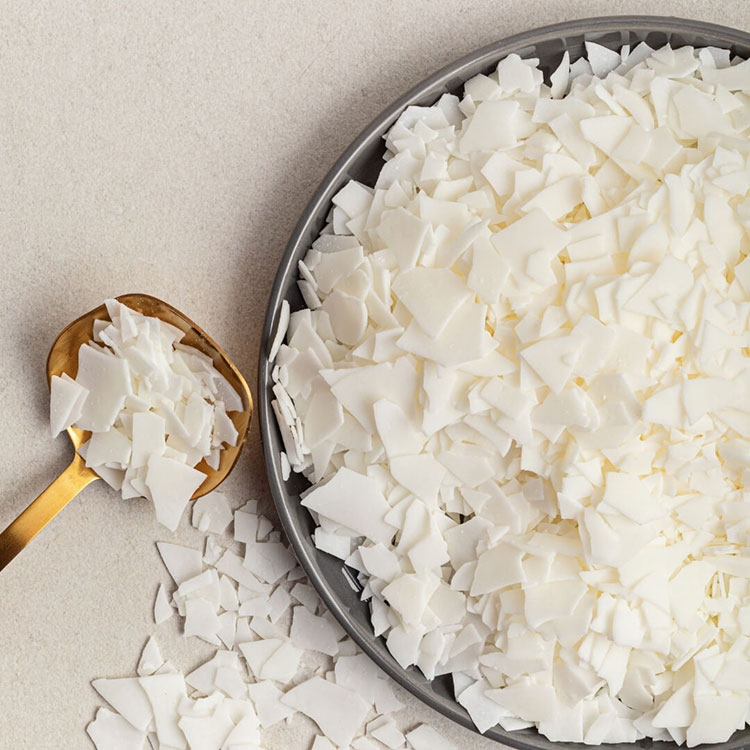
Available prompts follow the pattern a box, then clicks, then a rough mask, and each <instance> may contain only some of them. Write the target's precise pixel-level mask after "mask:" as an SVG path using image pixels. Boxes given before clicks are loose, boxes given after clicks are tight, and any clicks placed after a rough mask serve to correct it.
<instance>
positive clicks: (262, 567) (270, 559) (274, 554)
mask: <svg viewBox="0 0 750 750" xmlns="http://www.w3.org/2000/svg"><path fill="white" fill-rule="evenodd" d="M242 564H243V566H244V567H245V568H247V569H248V570H249V571H251V572H252V573H253V574H254V575H256V576H257V577H258V578H259V579H260V580H261V581H266V582H267V583H271V584H273V583H276V582H277V581H278V580H279V579H280V578H282V577H283V576H285V575H286V574H287V573H288V572H289V571H290V570H291V569H292V568H293V567H294V566H295V565H296V564H297V562H296V560H295V559H294V555H292V553H291V552H290V551H289V549H288V548H287V547H286V546H285V545H284V544H282V543H281V542H245V559H244V561H243V563H242Z"/></svg>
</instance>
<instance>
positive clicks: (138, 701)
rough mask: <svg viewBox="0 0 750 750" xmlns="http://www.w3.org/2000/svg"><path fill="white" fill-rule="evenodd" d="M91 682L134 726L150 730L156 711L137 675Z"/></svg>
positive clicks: (144, 730)
mask: <svg viewBox="0 0 750 750" xmlns="http://www.w3.org/2000/svg"><path fill="white" fill-rule="evenodd" d="M160 666H161V665H160ZM91 684H92V686H93V688H94V690H96V692H97V693H99V695H101V696H102V698H104V700H105V701H107V703H109V705H110V706H112V708H114V709H115V711H117V712H119V713H120V714H121V715H122V716H123V717H124V718H125V719H127V721H128V722H130V724H131V725H132V726H134V727H135V728H136V729H138V730H140V731H142V732H146V731H148V728H149V726H150V725H151V721H152V719H153V718H154V712H153V710H152V707H151V703H150V702H149V699H148V697H147V695H146V693H144V691H143V688H142V687H141V685H140V684H139V680H138V678H137V677H123V678H119V679H112V680H107V679H101V680H94V681H93V682H92V683H91Z"/></svg>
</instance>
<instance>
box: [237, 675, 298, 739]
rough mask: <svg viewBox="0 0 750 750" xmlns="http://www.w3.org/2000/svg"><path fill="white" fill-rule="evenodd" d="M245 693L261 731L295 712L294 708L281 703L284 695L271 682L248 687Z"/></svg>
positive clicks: (257, 683) (266, 681) (264, 681)
mask: <svg viewBox="0 0 750 750" xmlns="http://www.w3.org/2000/svg"><path fill="white" fill-rule="evenodd" d="M247 692H248V694H249V695H250V700H252V702H253V705H254V706H255V710H256V711H257V713H258V719H259V721H260V725H261V726H262V727H263V729H268V727H271V726H273V725H274V724H277V723H278V722H280V721H282V720H283V719H286V718H287V717H289V716H291V715H292V714H293V713H294V712H295V709H294V708H292V707H291V706H288V705H287V704H286V703H283V702H282V698H283V697H284V693H282V692H281V690H279V689H278V688H277V687H276V685H275V684H274V683H273V682H271V680H263V681H262V682H256V683H254V684H251V685H248V686H247Z"/></svg>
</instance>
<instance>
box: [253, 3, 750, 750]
mask: <svg viewBox="0 0 750 750" xmlns="http://www.w3.org/2000/svg"><path fill="white" fill-rule="evenodd" d="M586 41H595V42H597V43H598V44H602V45H605V46H607V47H610V48H611V49H618V50H619V49H620V47H622V46H623V45H625V44H630V45H631V46H634V45H636V44H638V43H639V42H641V41H646V42H647V43H648V44H650V45H651V46H652V47H658V46H661V45H663V44H666V43H667V42H669V43H671V44H672V45H674V46H677V47H679V46H684V45H693V46H709V45H710V46H716V47H724V48H728V49H730V50H731V51H732V52H733V53H734V54H737V55H740V56H741V57H750V34H748V33H745V32H743V31H738V30H736V29H730V28H727V27H724V26H716V25H714V24H708V23H701V22H699V21H689V20H684V19H680V18H665V17H658V16H612V17H608V18H592V19H584V20H580V21H570V22H567V23H562V24H557V25H554V26H546V27H544V28H541V29H534V30H532V31H527V32H524V33H522V34H516V35H515V36H511V37H508V38H507V39H503V40H501V41H499V42H496V43H495V44H491V45H489V46H488V47H483V48H482V49H479V50H477V51H476V52H473V53H472V54H470V55H468V56H467V57H464V58H462V59H460V60H457V61H456V62H453V63H451V64H450V65H447V66H446V67H445V68H443V69H442V70H440V71H438V72H437V73H435V74H434V75H432V76H430V77H429V78H427V79H426V80H424V81H422V83H420V84H418V85H417V86H415V87H414V88H413V89H412V90H411V91H409V92H408V93H407V94H404V96H402V97H401V98H399V99H398V100H397V101H395V102H394V103H393V104H392V105H391V106H390V107H388V108H387V109H386V110H385V111H384V112H383V113H382V114H381V115H379V116H378V117H376V118H375V120H373V121H372V122H371V123H370V125H368V126H367V127H366V128H365V129H364V131H362V133H361V134H360V135H359V136H358V137H357V138H356V140H355V141H354V142H353V143H352V144H351V146H349V148H348V149H346V151H345V152H344V153H343V154H342V156H341V157H340V158H339V160H338V161H337V162H336V164H335V165H334V166H333V168H332V169H331V171H330V172H329V173H328V175H327V176H326V178H325V179H324V180H323V182H322V184H321V185H320V187H319V188H318V190H317V192H316V193H315V196H314V197H313V199H312V200H311V201H310V203H309V204H308V206H307V208H305V210H304V212H303V213H302V218H301V219H300V220H299V223H298V224H297V227H296V228H295V230H294V232H293V233H292V236H291V239H290V240H289V244H288V245H287V247H286V250H285V251H284V254H283V256H282V258H281V262H280V264H279V270H278V273H277V274H276V280H275V282H274V285H273V289H272V290H271V296H270V299H269V301H268V308H267V311H266V319H265V323H264V327H263V339H262V342H261V348H260V363H259V374H258V405H259V412H260V431H261V439H262V443H263V451H264V454H265V461H266V469H267V472H268V480H269V483H270V486H271V492H272V494H273V499H274V501H275V503H276V508H277V510H278V513H279V516H280V518H281V522H282V525H283V527H284V531H285V532H286V535H287V537H288V539H289V541H290V543H291V545H292V547H293V549H294V551H295V553H296V555H297V558H298V560H299V561H300V564H301V565H302V567H303V568H304V569H305V572H306V573H307V575H308V577H309V579H310V581H311V582H312V584H313V585H314V586H315V588H316V589H317V591H318V594H320V596H321V598H322V599H323V601H324V602H325V603H326V605H327V606H328V608H329V609H330V610H331V612H332V613H333V615H334V616H335V617H336V619H337V620H338V621H339V622H340V623H341V625H342V627H343V628H344V630H346V632H347V633H348V634H349V635H350V636H351V637H352V638H353V639H354V640H355V641H356V643H357V644H358V645H359V647H360V648H361V649H362V650H363V651H364V652H365V653H366V654H367V655H368V656H369V657H370V658H371V659H372V660H373V661H374V662H375V663H376V664H377V665H378V666H379V667H381V669H383V670H384V671H385V672H387V673H388V674H389V675H390V676H391V677H393V679H394V680H396V682H398V683H399V684H401V685H403V687H405V688H406V689H407V690H409V691H410V692H411V693H413V694H414V695H415V696H417V698H419V699H420V700H421V701H423V702H424V703H426V704H427V705H428V706H431V707H432V708H434V709H436V710H437V711H440V713H442V714H443V715H444V716H447V717H448V718H450V719H453V720H454V721H456V722H458V723H459V724H462V725H463V726H465V727H468V728H469V729H475V728H474V725H473V724H472V722H471V719H470V718H469V715H468V714H467V712H466V711H465V710H464V708H463V707H462V706H461V705H459V704H458V703H457V702H456V701H455V699H454V697H453V691H452V686H451V681H450V678H449V677H447V676H444V677H439V678H437V679H435V680H432V681H429V680H427V679H425V678H424V676H423V675H422V673H421V672H419V671H418V670H417V669H416V668H413V667H412V668H410V669H403V668H402V667H401V666H399V664H398V663H397V662H396V660H395V659H394V658H393V657H392V656H391V654H390V653H389V652H388V650H387V649H386V647H385V642H384V640H383V638H376V637H375V636H374V635H373V632H372V628H371V626H370V619H369V606H368V605H367V604H366V603H364V602H362V601H360V599H359V596H358V594H357V592H356V590H355V589H354V588H353V584H354V585H356V579H355V578H354V576H353V575H351V573H350V572H349V571H347V570H346V569H345V566H343V565H342V563H341V561H340V560H338V559H336V558H334V557H332V556H331V555H328V554H326V553H324V552H320V551H319V550H318V549H316V548H315V546H314V544H313V542H312V538H311V535H312V532H313V531H314V528H315V524H314V523H313V520H312V518H311V516H310V514H309V513H308V511H307V509H306V508H303V507H302V506H301V505H300V502H299V493H300V492H301V491H302V490H303V489H305V488H306V487H308V486H309V484H308V483H307V481H306V480H305V479H304V478H303V477H301V476H299V475H293V476H292V477H290V478H289V480H288V481H286V482H284V481H283V479H282V476H281V466H280V460H279V454H280V452H281V451H282V450H283V446H282V443H281V437H280V435H279V432H278V429H277V427H276V423H275V421H274V416H273V412H272V410H271V407H270V404H271V399H272V394H271V386H272V385H273V383H272V381H271V368H270V367H269V365H268V352H269V350H270V346H271V338H272V336H273V333H274V331H275V329H276V325H277V322H278V318H279V310H280V308H281V302H282V300H284V299H286V300H288V302H289V304H290V305H291V308H292V310H296V309H300V308H302V307H304V304H303V302H302V298H301V297H300V294H299V292H298V290H297V285H296V280H297V261H298V260H300V259H301V258H302V257H303V256H304V254H305V253H306V251H307V249H308V248H309V247H310V245H311V244H312V242H313V240H314V239H315V238H316V237H317V236H318V234H319V232H320V230H321V229H322V228H323V225H324V223H325V218H326V215H327V214H328V212H329V210H330V208H331V198H332V197H333V196H334V195H335V194H336V192H337V191H338V190H339V189H340V188H341V187H342V186H343V185H344V184H345V183H346V182H347V181H348V180H351V179H354V180H358V181H360V182H362V183H364V184H370V185H372V184H374V182H375V179H376V178H377V175H378V173H379V171H380V168H381V166H382V164H383V161H382V157H383V153H384V146H383V141H382V136H383V134H384V133H385V132H386V131H387V130H388V128H390V126H391V125H392V124H393V123H394V121H395V120H396V118H397V117H398V116H399V115H400V114H401V112H402V111H403V110H404V109H405V108H406V107H408V106H409V105H412V104H416V105H428V106H429V105H431V104H433V103H434V102H435V101H436V100H437V99H438V98H439V97H440V96H441V95H442V94H444V93H454V94H460V91H461V89H462V87H463V84H464V82H465V81H467V80H468V79H469V78H471V77H472V76H475V75H476V74H478V73H487V72H490V71H491V70H492V69H494V67H495V66H496V65H497V63H498V61H499V60H501V59H502V58H504V57H506V56H507V55H509V54H510V53H511V52H515V53H517V54H519V55H521V56H522V57H538V58H539V60H540V62H541V67H542V69H543V70H544V72H545V75H547V76H549V73H550V72H552V71H553V70H554V69H555V67H556V66H557V64H558V63H559V61H560V59H561V58H562V55H563V52H564V51H565V50H568V51H569V53H570V57H571V60H576V59H577V58H578V57H580V56H581V55H582V54H583V51H584V42H586ZM486 736H488V737H491V738H492V739H494V740H497V741H499V742H502V743H504V744H505V745H509V746H511V747H516V748H522V749H523V750H527V749H531V748H535V749H536V748H539V749H541V748H544V749H545V750H559V747H560V745H561V744H562V745H563V746H568V747H578V745H576V744H575V743H554V742H550V741H549V740H548V739H546V738H545V737H543V736H542V735H540V734H539V733H538V732H536V731H535V730H533V729H524V730H520V731H516V732H506V731H504V730H503V729H501V728H500V727H494V728H492V729H490V730H489V731H488V732H486ZM638 745H640V746H641V747H644V748H651V747H653V748H654V750H661V749H662V748H663V750H667V749H668V748H669V749H670V750H671V749H672V748H675V747H676V746H675V745H674V744H673V743H669V742H652V741H651V740H641V741H640V742H639V743H638ZM580 747H581V748H584V747H585V746H584V745H580ZM611 747H618V748H621V749H622V750H628V749H629V748H632V745H625V744H624V745H621V746H611ZM706 747H711V748H717V749H718V748H720V749H721V750H743V749H747V748H750V730H748V729H745V730H743V731H740V732H736V733H735V734H734V735H733V737H732V738H731V739H730V740H729V742H726V743H723V744H721V745H711V746H706Z"/></svg>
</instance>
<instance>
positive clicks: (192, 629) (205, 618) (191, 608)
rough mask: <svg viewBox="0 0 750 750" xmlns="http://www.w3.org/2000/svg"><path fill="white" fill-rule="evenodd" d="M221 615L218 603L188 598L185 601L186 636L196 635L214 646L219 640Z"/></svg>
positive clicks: (217, 644) (218, 643) (219, 643)
mask: <svg viewBox="0 0 750 750" xmlns="http://www.w3.org/2000/svg"><path fill="white" fill-rule="evenodd" d="M219 627H220V623H219V617H218V615H217V614H216V605H214V604H213V603H212V602H209V601H206V600H205V599H188V600H187V601H186V602H185V636H186V637H188V636H191V635H195V636H198V637H199V638H202V639H203V640H204V641H206V642H208V643H212V644H213V645H214V646H219V645H221V642H220V640H219V635H218V632H219Z"/></svg>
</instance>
